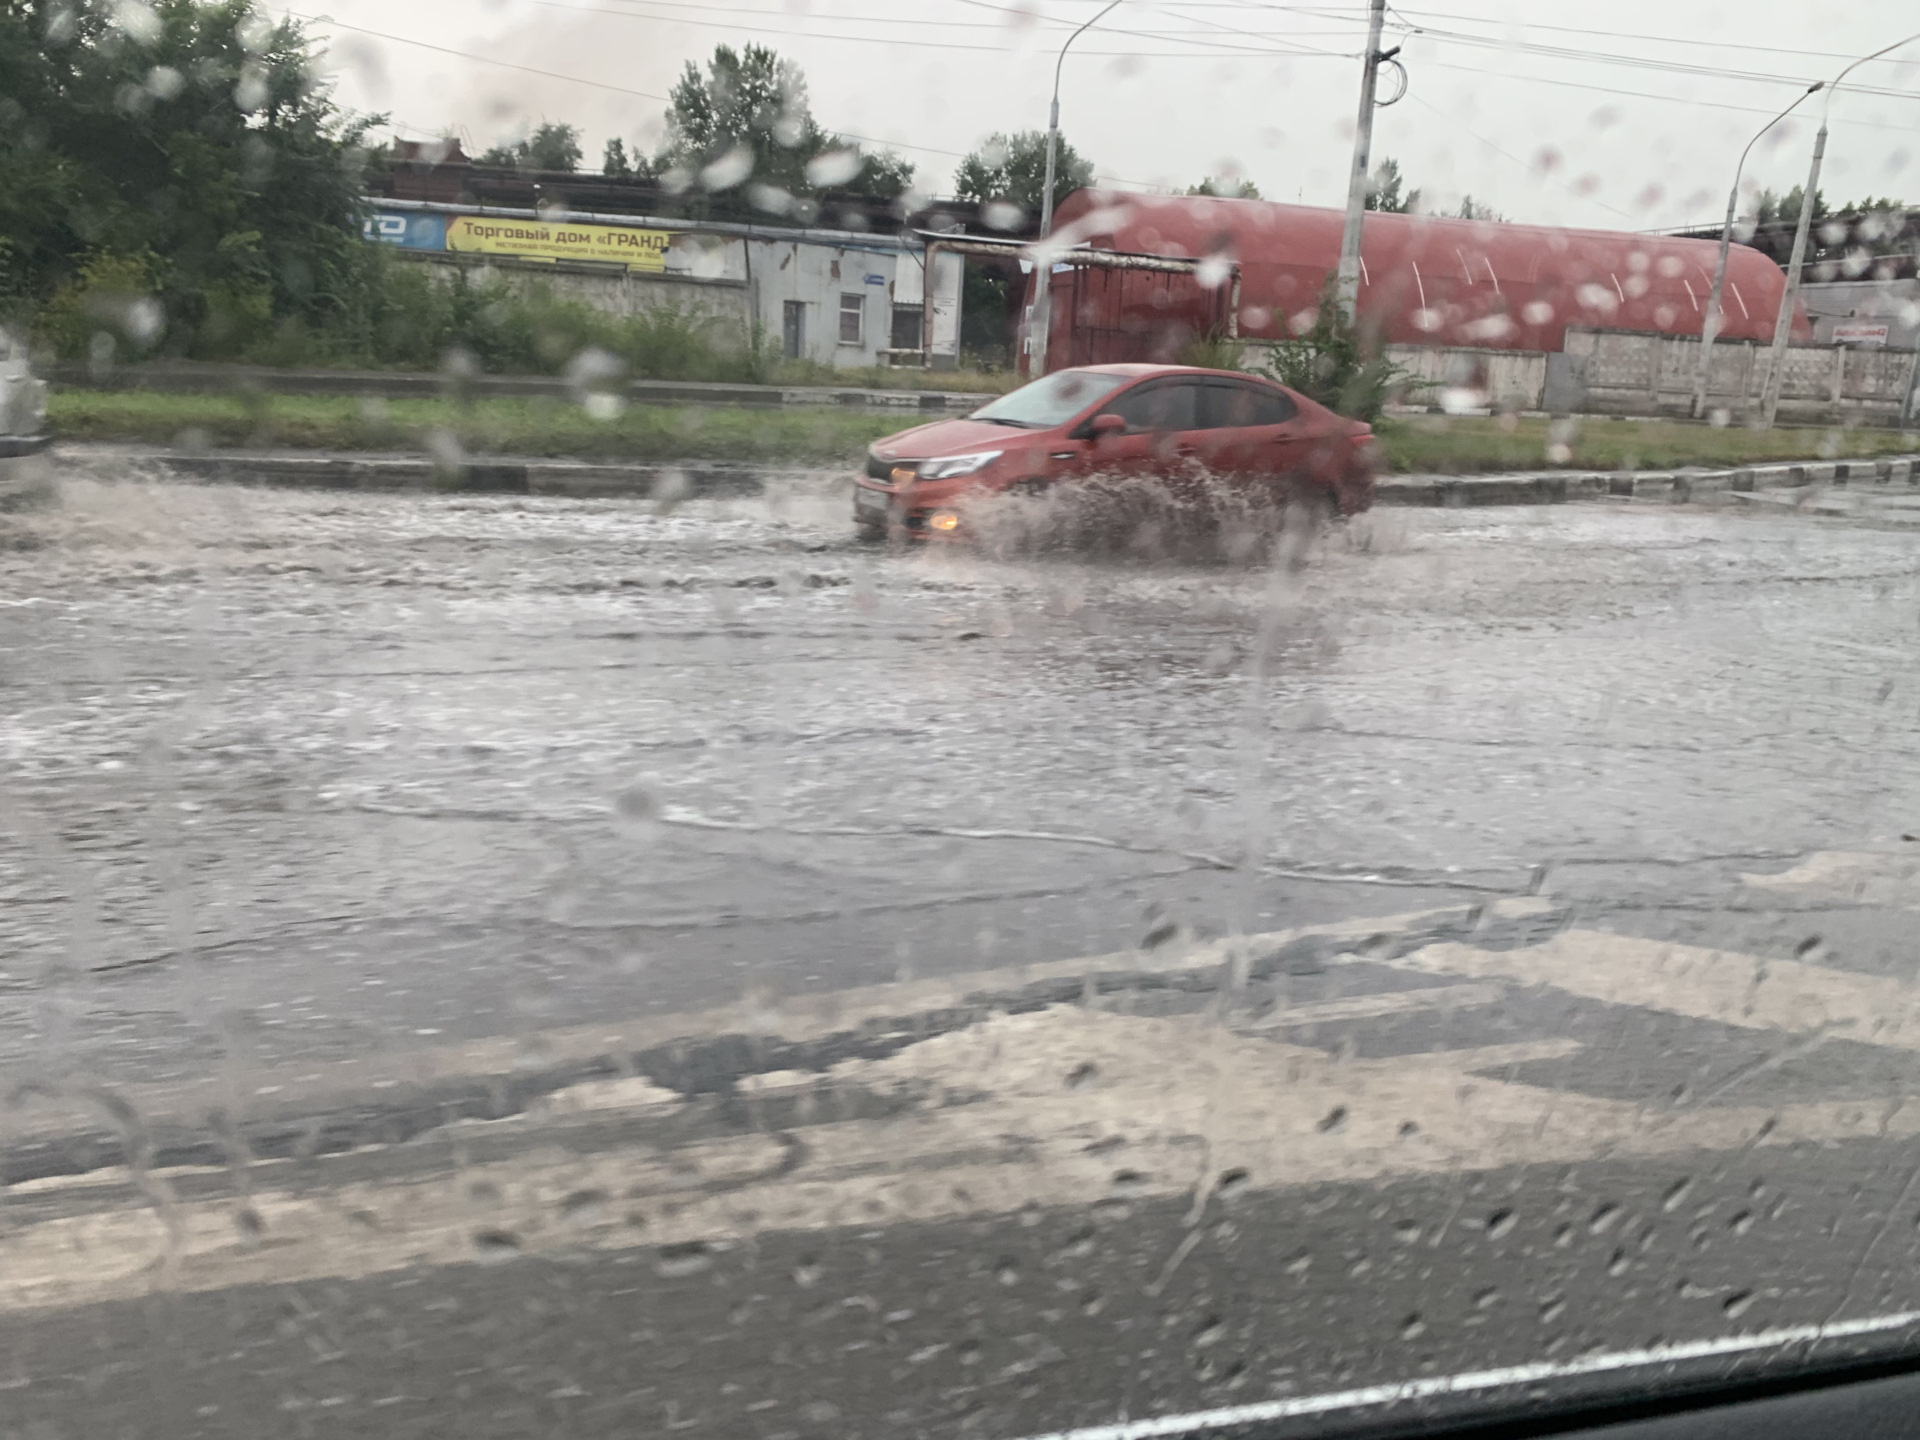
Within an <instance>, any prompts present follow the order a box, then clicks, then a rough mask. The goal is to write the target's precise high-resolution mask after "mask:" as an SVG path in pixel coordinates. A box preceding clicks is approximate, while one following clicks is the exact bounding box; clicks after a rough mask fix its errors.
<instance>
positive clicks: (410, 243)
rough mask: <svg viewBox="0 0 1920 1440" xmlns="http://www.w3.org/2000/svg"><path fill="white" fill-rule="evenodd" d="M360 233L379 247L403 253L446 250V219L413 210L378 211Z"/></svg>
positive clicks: (367, 220) (442, 216) (369, 217)
mask: <svg viewBox="0 0 1920 1440" xmlns="http://www.w3.org/2000/svg"><path fill="white" fill-rule="evenodd" d="M360 233H361V234H362V235H363V236H365V237H366V238H367V239H369V240H376V241H378V242H379V243H380V244H382V245H398V246H399V247H400V248H401V249H403V250H444V249H446V248H447V217H446V216H444V215H429V214H424V213H422V212H419V211H414V210H379V211H375V212H374V213H373V214H372V215H369V216H368V217H367V219H366V222H365V223H364V224H363V225H362V226H361V229H360Z"/></svg>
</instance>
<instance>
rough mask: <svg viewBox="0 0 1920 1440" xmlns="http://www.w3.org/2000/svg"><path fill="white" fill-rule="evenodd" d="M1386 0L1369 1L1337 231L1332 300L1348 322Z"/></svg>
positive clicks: (1356, 291) (1355, 290)
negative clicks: (1342, 216) (1343, 215)
mask: <svg viewBox="0 0 1920 1440" xmlns="http://www.w3.org/2000/svg"><path fill="white" fill-rule="evenodd" d="M1386 18H1387V0H1372V4H1371V5H1370V7H1369V8H1368V12H1367V59H1366V65H1365V68H1364V69H1362V70H1361V72H1360V115H1359V118H1358V119H1357V120H1356V121H1355V122H1354V128H1353V171H1352V173H1351V174H1349V175H1348V176H1347V223H1346V225H1345V227H1344V228H1343V229H1342V230H1341V231H1340V268H1339V269H1338V270H1337V271H1335V272H1334V273H1335V277H1336V278H1335V281H1334V292H1333V293H1334V297H1335V299H1336V301H1337V302H1338V304H1339V306H1340V310H1341V313H1342V314H1344V315H1345V316H1346V317H1347V319H1349V320H1351V319H1352V318H1353V316H1354V310H1355V308H1356V307H1357V306H1358V305H1359V303H1360V227H1361V225H1362V223H1363V222H1364V220H1365V217H1366V213H1367V180H1368V173H1369V171H1370V169H1371V167H1372V163H1373V110H1374V92H1375V90H1376V88H1377V87H1378V85H1379V82H1380V62H1381V60H1383V59H1385V58H1387V57H1385V56H1383V55H1381V53H1380V30H1381V27H1382V26H1383V25H1384V24H1385V23H1386Z"/></svg>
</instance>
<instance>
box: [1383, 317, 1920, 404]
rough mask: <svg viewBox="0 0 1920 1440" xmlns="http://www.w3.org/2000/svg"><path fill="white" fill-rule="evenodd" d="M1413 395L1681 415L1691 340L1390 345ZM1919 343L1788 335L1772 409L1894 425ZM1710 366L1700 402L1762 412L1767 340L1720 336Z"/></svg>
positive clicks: (1637, 337) (1582, 337)
mask: <svg viewBox="0 0 1920 1440" xmlns="http://www.w3.org/2000/svg"><path fill="white" fill-rule="evenodd" d="M1388 355H1389V357H1390V358H1391V359H1392V360H1393V361H1394V363H1395V364H1397V365H1399V366H1401V367H1402V368H1403V369H1405V370H1406V371H1408V372H1409V374H1410V375H1411V377H1412V379H1411V381H1410V386H1409V389H1410V392H1411V395H1412V397H1413V398H1416V399H1425V400H1427V401H1428V402H1429V403H1439V401H1440V400H1441V399H1442V398H1443V393H1442V392H1446V391H1456V392H1459V394H1460V396H1461V398H1462V399H1463V400H1464V401H1466V402H1467V403H1470V404H1475V405H1484V406H1490V407H1492V408H1494V409H1507V410H1546V411H1550V412H1553V413H1555V414H1588V415H1686V414H1688V413H1690V411H1691V408H1692V405H1693V389H1694V384H1695V380H1696V376H1697V374H1698V370H1697V367H1698V365H1699V357H1700V342H1699V341H1698V340H1697V339H1688V338H1685V337H1682V336H1673V335H1652V334H1645V333H1641V332H1637V331H1622V330H1586V329H1577V328H1570V329H1569V330H1568V331H1567V341H1566V349H1565V350H1564V351H1562V352H1560V353H1557V354H1553V353H1547V352H1543V351H1538V350H1476V349H1466V348H1441V347H1428V346H1413V345H1396V346H1394V347H1392V348H1391V349H1390V350H1389V351H1388ZM1917 361H1920V352H1916V351H1914V350H1894V349H1882V348H1877V347H1875V348H1867V347H1859V346H1850V345H1793V346H1789V347H1788V349H1787V355H1786V369H1785V374H1784V378H1783V383H1782V385H1781V390H1780V418H1781V419H1783V420H1787V421H1799V422H1806V423H1816V424H1817V423H1822V422H1825V423H1830V424H1846V423H1853V424H1870V425H1897V424H1899V423H1900V421H1901V417H1902V414H1903V412H1904V413H1905V414H1907V415H1908V416H1909V417H1910V419H1909V423H1912V421H1913V420H1914V419H1920V400H1915V401H1912V402H1910V401H1909V399H1908V397H1909V394H1910V393H1911V392H1912V390H1913V387H1914V384H1915V380H1916V362H1917ZM1709 363H1710V368H1709V371H1708V376H1707V403H1708V407H1709V409H1712V410H1723V411H1725V412H1727V415H1728V417H1729V418H1730V419H1732V420H1735V421H1740V420H1745V419H1747V418H1749V417H1750V416H1753V415H1757V414H1758V413H1759V411H1760V403H1761V396H1762V394H1763V393H1764V389H1765V386H1766V382H1767V371H1768V369H1769V367H1770V365H1771V363H1772V355H1771V353H1770V349H1769V347H1768V346H1767V345H1764V344H1756V343H1755V342H1753V341H1750V340H1723V341H1719V342H1717V343H1716V344H1715V345H1714V347H1713V354H1712V356H1711V357H1710V362H1709Z"/></svg>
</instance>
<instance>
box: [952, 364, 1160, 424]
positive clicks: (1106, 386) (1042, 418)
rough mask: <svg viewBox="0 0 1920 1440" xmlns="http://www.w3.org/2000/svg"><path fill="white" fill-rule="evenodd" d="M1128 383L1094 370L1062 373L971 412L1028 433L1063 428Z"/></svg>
mask: <svg viewBox="0 0 1920 1440" xmlns="http://www.w3.org/2000/svg"><path fill="white" fill-rule="evenodd" d="M1131 379H1132V377H1131V376H1127V375H1106V374H1102V373H1100V372H1099V371H1095V370H1062V371H1060V372H1059V373H1058V374H1056V375H1048V376H1046V377H1045V378H1044V379H1040V380H1036V381H1034V382H1033V383H1032V384H1031V385H1022V386H1021V387H1020V388H1019V389H1018V390H1015V391H1014V392H1013V393H1012V394H1011V395H1002V396H1001V397H1000V398H999V399H998V400H995V401H992V402H991V403H989V404H986V405H983V406H981V407H980V408H979V409H978V410H976V411H974V412H973V418H974V419H975V420H994V421H998V422H999V423H1000V424H1002V425H1019V426H1022V427H1024V428H1026V429H1029V430H1048V429H1051V428H1052V427H1053V426H1055V425H1064V424H1065V423H1066V422H1067V421H1069V420H1071V419H1072V418H1073V417H1074V416H1076V415H1078V414H1079V413H1080V412H1081V411H1083V410H1085V409H1086V408H1087V407H1088V406H1089V405H1092V404H1094V403H1095V402H1096V401H1099V400H1100V399H1102V398H1103V397H1105V396H1108V395H1111V394H1112V393H1113V392H1114V391H1116V390H1118V389H1119V388H1120V387H1121V386H1122V385H1125V384H1127V383H1129V381H1130V380H1131Z"/></svg>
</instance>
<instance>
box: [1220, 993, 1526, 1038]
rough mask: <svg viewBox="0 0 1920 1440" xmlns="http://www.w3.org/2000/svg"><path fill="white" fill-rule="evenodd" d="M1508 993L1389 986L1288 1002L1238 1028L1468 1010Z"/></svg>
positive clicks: (1287, 1026) (1288, 1026)
mask: <svg viewBox="0 0 1920 1440" xmlns="http://www.w3.org/2000/svg"><path fill="white" fill-rule="evenodd" d="M1504 993H1505V991H1504V990H1503V989H1502V987H1500V986H1498V985H1436V986H1434V987H1433V988H1432V989H1429V990H1389V991H1385V992H1383V993H1381V994H1377V995H1348V996H1344V997H1342V998H1341V999H1338V1000H1315V1001H1311V1002H1309V1003H1308V1004H1305V1005H1288V1006H1284V1007H1283V1008H1281V1009H1278V1010H1275V1011H1273V1012H1272V1013H1271V1014H1268V1015H1262V1016H1261V1017H1260V1018H1259V1019H1257V1020H1254V1021H1252V1022H1251V1023H1249V1024H1246V1025H1242V1026H1239V1027H1238V1028H1239V1029H1242V1030H1285V1029H1291V1028H1292V1027H1293V1026H1295V1025H1322V1024H1332V1023H1337V1022H1339V1021H1342V1020H1378V1019H1381V1018H1383V1017H1385V1016H1388V1015H1410V1014H1413V1013H1415V1012H1417V1011H1421V1010H1468V1009H1472V1008H1474V1007H1476V1006H1481V1005H1497V1004H1498V1003H1499V1002H1500V997H1501V996H1502V995H1503V994H1504Z"/></svg>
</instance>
